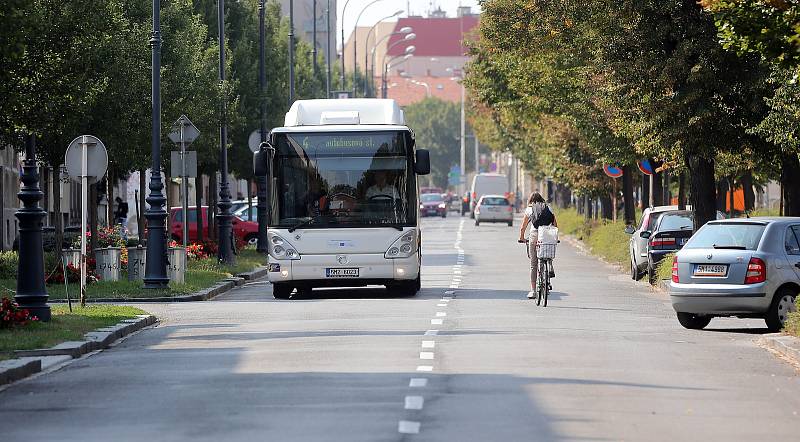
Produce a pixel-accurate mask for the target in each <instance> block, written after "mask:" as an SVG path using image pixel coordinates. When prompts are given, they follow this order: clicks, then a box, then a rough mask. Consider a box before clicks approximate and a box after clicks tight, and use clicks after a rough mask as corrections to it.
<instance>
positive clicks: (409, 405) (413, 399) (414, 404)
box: [405, 396, 425, 410]
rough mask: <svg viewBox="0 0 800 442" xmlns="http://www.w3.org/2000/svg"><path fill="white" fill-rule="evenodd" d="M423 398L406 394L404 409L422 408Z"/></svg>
mask: <svg viewBox="0 0 800 442" xmlns="http://www.w3.org/2000/svg"><path fill="white" fill-rule="evenodd" d="M424 404H425V399H424V398H423V397H422V396H406V406H405V409H406V410H422V406H423V405H424Z"/></svg>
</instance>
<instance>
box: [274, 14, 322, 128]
mask: <svg viewBox="0 0 800 442" xmlns="http://www.w3.org/2000/svg"><path fill="white" fill-rule="evenodd" d="M311 11H312V12H311V22H312V24H311V27H312V29H313V31H312V32H311V33H312V35H313V39H312V40H313V49H312V50H311V57H312V63H313V64H314V77H316V76H317V73H319V66H317V0H313V1H312V2H311ZM315 81H316V79H315ZM262 141H263V140H262Z"/></svg>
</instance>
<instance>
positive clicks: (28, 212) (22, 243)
mask: <svg viewBox="0 0 800 442" xmlns="http://www.w3.org/2000/svg"><path fill="white" fill-rule="evenodd" d="M20 180H21V181H22V187H21V188H20V190H19V193H17V198H19V199H20V201H22V207H21V208H20V209H19V210H17V213H15V216H16V217H17V219H18V220H19V260H18V262H17V292H16V293H15V294H14V301H16V303H17V304H18V305H19V306H20V307H21V308H24V309H27V310H28V311H29V312H30V314H31V315H32V316H36V317H37V318H39V320H40V321H49V320H50V306H48V305H47V289H46V288H45V286H44V258H43V256H42V220H43V219H44V217H45V216H47V213H46V212H45V211H44V209H42V208H41V207H39V201H40V200H41V199H42V196H43V195H44V193H43V192H42V190H41V189H40V188H39V173H38V171H37V167H36V136H35V135H33V134H30V135H28V140H27V143H26V145H25V160H24V161H23V162H22V173H21V174H20ZM60 249H61V248H60V247H56V250H60Z"/></svg>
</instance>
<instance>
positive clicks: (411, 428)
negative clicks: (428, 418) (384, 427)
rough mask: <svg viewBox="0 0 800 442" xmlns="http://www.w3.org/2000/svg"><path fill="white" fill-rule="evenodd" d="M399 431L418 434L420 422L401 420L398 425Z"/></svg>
mask: <svg viewBox="0 0 800 442" xmlns="http://www.w3.org/2000/svg"><path fill="white" fill-rule="evenodd" d="M397 431H398V432H399V433H403V434H418V433H419V422H414V421H400V422H399V423H398V425H397Z"/></svg>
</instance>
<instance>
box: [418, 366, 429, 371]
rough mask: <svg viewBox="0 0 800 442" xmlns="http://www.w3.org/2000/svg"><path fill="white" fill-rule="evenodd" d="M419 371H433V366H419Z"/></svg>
mask: <svg viewBox="0 0 800 442" xmlns="http://www.w3.org/2000/svg"><path fill="white" fill-rule="evenodd" d="M417 371H433V366H432V365H418V366H417Z"/></svg>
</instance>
